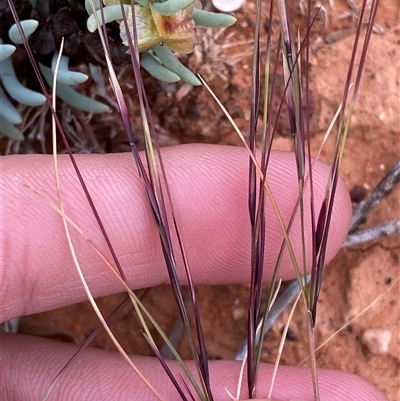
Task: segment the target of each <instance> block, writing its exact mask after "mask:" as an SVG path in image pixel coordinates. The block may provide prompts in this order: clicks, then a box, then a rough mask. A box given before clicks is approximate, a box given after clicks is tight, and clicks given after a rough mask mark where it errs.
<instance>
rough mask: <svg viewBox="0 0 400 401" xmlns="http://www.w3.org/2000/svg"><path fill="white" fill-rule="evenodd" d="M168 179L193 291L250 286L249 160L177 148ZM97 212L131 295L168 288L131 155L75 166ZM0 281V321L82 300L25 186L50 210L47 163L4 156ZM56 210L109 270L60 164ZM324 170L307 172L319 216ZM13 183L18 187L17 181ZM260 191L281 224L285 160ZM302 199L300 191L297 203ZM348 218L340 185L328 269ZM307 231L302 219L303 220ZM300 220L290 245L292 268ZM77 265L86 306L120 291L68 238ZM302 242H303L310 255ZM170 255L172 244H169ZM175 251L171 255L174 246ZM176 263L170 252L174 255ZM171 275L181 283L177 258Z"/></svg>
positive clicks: (277, 161)
mask: <svg viewBox="0 0 400 401" xmlns="http://www.w3.org/2000/svg"><path fill="white" fill-rule="evenodd" d="M162 153H163V161H164V164H165V168H166V171H167V174H168V180H169V185H170V189H171V193H172V197H173V204H174V209H175V211H176V215H177V220H178V225H179V229H180V234H181V236H182V239H183V242H184V245H185V248H186V252H187V256H188V260H189V263H190V268H191V271H192V274H193V280H194V282H195V283H196V284H234V283H244V282H248V280H249V277H250V272H249V265H250V225H249V218H248V195H247V177H248V175H247V170H248V154H247V151H246V150H245V149H243V148H235V147H228V146H213V145H185V146H179V147H171V148H165V149H163V151H162ZM76 160H77V161H78V165H79V168H80V170H81V172H82V174H83V177H84V180H85V182H86V184H87V186H88V188H89V191H90V193H91V195H92V198H93V200H94V203H95V204H96V207H97V210H98V212H99V214H100V216H101V217H102V221H103V223H104V226H105V227H106V230H107V233H108V235H109V238H110V240H111V243H112V244H113V246H114V249H115V252H116V254H117V255H118V258H119V261H120V263H121V265H122V267H123V269H124V272H125V274H126V276H127V279H128V283H129V285H130V287H131V288H132V289H136V288H145V287H150V286H154V285H158V284H161V283H165V282H168V277H167V272H166V269H165V262H164V260H163V255H162V251H161V247H160V243H159V238H158V235H157V229H156V227H155V224H154V222H153V219H152V217H151V214H150V211H149V208H148V205H147V201H146V198H145V195H144V193H143V187H142V184H141V181H140V179H139V178H138V175H137V172H136V170H135V165H134V161H133V159H132V156H131V155H130V154H117V155H116V154H113V155H80V156H76ZM2 167H3V185H2V187H1V191H2V194H1V198H2V203H3V205H2V211H3V216H4V218H3V221H2V229H1V236H2V247H3V248H2V249H3V255H2V257H3V263H2V278H3V297H2V305H1V314H2V315H1V319H2V320H3V321H4V320H8V319H10V318H13V317H17V316H21V315H26V314H32V313H36V312H40V311H45V310H49V309H55V308H59V307H62V306H65V305H68V304H71V303H75V302H79V301H82V300H84V299H85V298H86V296H85V293H84V290H83V287H82V284H81V282H80V279H79V277H78V275H77V272H76V269H75V267H74V265H73V263H72V258H71V254H70V251H69V249H68V245H67V241H66V239H65V233H64V230H63V227H62V221H61V217H60V215H59V214H58V213H57V212H55V211H54V210H52V209H51V207H50V206H49V205H48V204H46V203H45V202H44V201H43V199H41V198H39V197H37V196H35V195H34V194H32V192H31V191H30V190H28V189H27V188H26V187H25V186H24V185H23V183H24V184H27V185H29V186H30V187H32V188H33V189H35V190H36V191H38V192H39V193H41V194H43V195H44V196H46V197H48V198H50V199H51V200H52V201H53V202H55V203H57V202H56V199H57V196H56V190H55V181H54V167H53V159H52V157H51V156H43V155H28V156H22V155H19V156H9V157H4V158H3V160H2ZM59 169H60V179H61V190H62V193H63V200H64V203H65V210H66V213H67V214H68V216H69V217H71V219H72V220H73V221H74V222H76V223H77V224H78V225H79V226H80V227H81V228H82V229H83V230H84V231H85V232H86V233H87V235H88V236H89V237H90V238H91V240H92V241H93V242H94V243H95V244H96V245H97V246H98V247H99V248H100V250H101V251H102V253H103V254H104V255H105V256H106V257H107V258H108V259H109V260H111V257H110V254H109V251H108V250H107V247H106V245H105V241H104V238H103V237H102V234H101V232H100V230H99V228H98V225H97V223H96V221H95V219H94V217H93V213H92V211H91V210H90V208H89V206H88V203H87V201H86V199H85V197H84V195H83V193H82V190H81V188H80V184H79V182H78V180H77V178H76V176H75V173H74V172H73V170H72V167H71V165H70V161H69V159H68V158H67V157H66V156H64V157H61V156H60V158H59ZM327 175H328V167H327V166H326V165H325V164H323V163H320V162H318V163H316V165H315V171H314V173H313V177H314V199H315V205H316V209H317V212H318V209H319V207H320V204H321V201H322V199H323V196H324V191H325V185H326V180H327ZM17 178H18V179H17ZM269 183H270V186H271V190H272V191H273V194H274V196H275V198H276V201H277V203H278V206H279V208H280V211H281V214H282V217H283V219H284V221H285V222H286V223H287V222H288V221H289V219H290V215H291V213H292V210H293V207H294V205H295V202H296V200H297V196H298V187H297V184H296V183H297V178H296V169H295V159H294V156H293V154H291V153H286V152H273V154H272V156H271V161H270V167H269ZM308 198H309V189H306V192H305V199H306V202H307V199H308ZM266 214H267V222H268V225H267V230H266V256H265V280H268V279H269V277H270V276H271V273H272V270H273V268H274V261H275V260H276V257H277V254H278V250H279V247H280V244H281V241H282V234H281V231H280V228H279V225H278V223H277V221H276V220H277V219H276V217H275V215H274V212H273V211H272V208H271V207H270V206H267V212H266ZM350 218H351V203H350V200H349V195H348V192H347V189H346V187H345V185H344V183H343V182H342V181H339V184H338V188H337V195H336V203H335V208H334V211H333V215H332V224H331V228H330V237H329V244H328V248H327V255H326V258H327V261H329V260H330V259H332V257H333V256H334V255H335V253H336V252H337V251H338V249H339V248H340V245H341V243H342V241H343V239H344V238H345V236H346V233H347V229H348V225H349V222H350ZM305 221H306V224H307V223H309V221H310V217H309V216H306V218H305ZM299 227H300V225H299V219H296V222H295V224H294V226H293V228H292V231H291V240H292V244H293V248H294V251H295V254H296V256H297V259H298V260H301V258H300V255H301V245H300V238H301V236H300V228H299ZM72 239H73V242H74V246H75V250H76V253H77V255H78V258H79V262H80V264H81V266H82V267H83V269H84V274H85V277H86V278H87V281H88V283H89V286H90V287H91V290H92V293H93V295H94V296H101V295H106V294H111V293H116V292H120V291H122V290H123V288H122V286H121V284H120V283H119V282H117V280H116V279H115V277H114V276H113V274H112V273H111V272H110V271H109V268H108V267H107V266H105V265H104V263H103V262H102V261H101V260H100V258H99V257H98V255H97V254H96V253H95V251H94V250H93V249H92V247H91V246H90V244H88V243H87V242H86V240H85V239H83V238H82V237H81V236H80V234H78V233H77V232H75V231H74V230H72ZM310 243H311V235H310V233H306V246H307V248H308V249H310ZM175 245H176V239H175ZM175 249H178V247H177V246H176V247H175ZM177 253H179V252H177ZM178 273H179V274H180V277H181V278H182V280H183V282H184V273H183V270H182V267H181V263H179V258H178ZM279 275H280V277H281V278H282V279H283V280H287V279H290V278H292V277H294V269H293V267H292V264H291V261H290V258H289V256H288V254H287V253H286V254H285V256H284V258H283V262H282V265H281V268H280V274H279Z"/></svg>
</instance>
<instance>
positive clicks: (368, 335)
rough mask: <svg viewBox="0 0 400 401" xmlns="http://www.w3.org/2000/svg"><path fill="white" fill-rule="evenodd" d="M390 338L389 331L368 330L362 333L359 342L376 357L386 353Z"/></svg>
mask: <svg viewBox="0 0 400 401" xmlns="http://www.w3.org/2000/svg"><path fill="white" fill-rule="evenodd" d="M391 338H392V333H391V332H390V330H385V329H369V330H365V331H364V333H363V335H362V336H361V342H362V343H363V344H364V345H365V346H366V347H367V349H368V351H369V352H370V353H371V354H374V355H378V354H384V353H385V352H387V351H388V349H389V343H390V340H391Z"/></svg>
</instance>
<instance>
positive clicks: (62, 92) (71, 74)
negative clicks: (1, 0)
mask: <svg viewBox="0 0 400 401" xmlns="http://www.w3.org/2000/svg"><path fill="white" fill-rule="evenodd" d="M20 27H21V28H22V30H23V32H24V34H25V36H26V38H29V36H30V35H31V34H32V33H33V32H34V31H35V30H36V28H37V27H38V22H37V21H36V20H24V21H21V25H20ZM9 38H10V40H11V41H12V42H13V43H15V44H22V43H23V38H22V36H21V34H20V31H19V29H18V26H17V24H14V25H13V26H12V27H11V28H10V30H9ZM15 50H16V47H15V46H13V45H9V44H3V42H2V40H1V39H0V82H1V85H0V133H1V134H3V135H5V136H7V137H9V138H10V139H13V140H17V141H21V140H23V139H24V135H23V133H22V132H21V131H20V130H19V128H17V127H16V125H19V124H20V123H21V122H22V116H21V114H20V113H19V111H18V110H17V108H16V107H15V106H14V105H13V104H12V102H11V101H10V99H9V97H10V98H12V99H13V100H15V101H16V102H18V103H20V104H25V105H28V106H32V107H37V106H41V105H42V104H44V103H45V102H46V97H45V96H44V95H43V94H42V93H39V92H35V91H33V90H31V89H28V88H26V87H25V86H24V85H23V84H22V83H21V82H20V81H19V80H18V78H17V76H16V74H15V70H14V66H13V64H12V55H13V53H14V52H15ZM57 57H58V54H57V52H56V53H55V54H54V57H53V62H52V68H51V69H50V68H46V67H44V66H41V70H42V73H43V75H44V76H45V79H46V81H47V83H48V85H49V86H52V84H53V72H54V70H55V67H56V62H57ZM68 62H69V59H68V57H66V56H62V57H61V58H60V63H59V70H58V75H57V88H56V89H57V96H58V97H60V98H61V99H62V100H63V101H64V102H65V103H67V104H69V105H70V106H72V107H76V108H78V109H81V110H83V111H88V112H93V113H101V112H103V111H106V110H108V106H106V105H105V104H103V103H100V102H97V101H95V100H93V99H90V98H88V97H87V96H84V95H81V94H80V93H78V92H76V91H75V90H73V89H72V88H70V86H69V85H75V84H78V83H81V82H84V81H86V80H87V79H88V76H87V75H85V74H82V73H80V72H75V71H69V69H68ZM3 88H4V90H3Z"/></svg>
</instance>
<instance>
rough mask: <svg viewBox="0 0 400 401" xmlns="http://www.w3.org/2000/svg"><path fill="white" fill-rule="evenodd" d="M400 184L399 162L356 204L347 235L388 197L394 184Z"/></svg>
mask: <svg viewBox="0 0 400 401" xmlns="http://www.w3.org/2000/svg"><path fill="white" fill-rule="evenodd" d="M399 182H400V160H399V161H398V162H397V163H396V164H395V165H394V166H393V167H392V168H391V169H390V170H389V172H388V173H387V174H386V176H385V177H384V178H383V179H382V180H381V181H380V182H379V184H378V185H377V186H376V187H375V189H374V190H373V191H372V192H371V193H370V194H369V195H368V196H367V198H366V199H364V200H363V201H362V202H360V203H359V204H358V206H357V207H356V208H355V209H354V211H353V218H352V220H351V225H350V229H349V233H350V234H351V233H353V232H354V231H355V230H356V228H357V227H358V226H359V225H360V223H361V222H362V221H363V219H364V218H365V216H366V215H367V213H368V212H369V211H370V210H371V209H372V208H373V207H374V206H375V205H376V204H377V203H379V202H380V201H381V200H382V199H383V198H384V197H385V196H386V195H388V194H389V193H390V192H391V191H392V190H393V188H394V186H395V185H396V184H398V183H399Z"/></svg>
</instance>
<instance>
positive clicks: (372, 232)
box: [342, 220, 400, 248]
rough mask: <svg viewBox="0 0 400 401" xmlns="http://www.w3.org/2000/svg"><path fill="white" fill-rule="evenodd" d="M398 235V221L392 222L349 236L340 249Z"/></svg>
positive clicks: (399, 228) (399, 222)
mask: <svg viewBox="0 0 400 401" xmlns="http://www.w3.org/2000/svg"><path fill="white" fill-rule="evenodd" d="M399 234H400V220H393V221H390V222H388V223H384V224H381V225H379V226H376V227H372V228H367V229H366V230H362V231H359V232H357V233H355V234H349V235H348V236H347V238H346V241H345V242H344V244H343V245H342V248H348V247H349V246H353V245H358V244H362V243H364V242H368V241H372V240H374V239H377V238H380V237H383V236H389V235H399Z"/></svg>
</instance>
